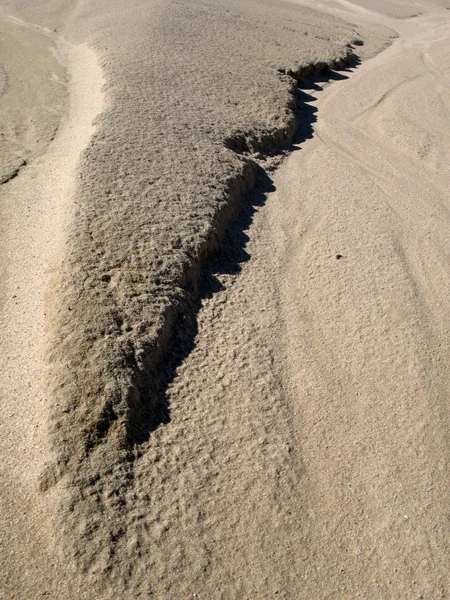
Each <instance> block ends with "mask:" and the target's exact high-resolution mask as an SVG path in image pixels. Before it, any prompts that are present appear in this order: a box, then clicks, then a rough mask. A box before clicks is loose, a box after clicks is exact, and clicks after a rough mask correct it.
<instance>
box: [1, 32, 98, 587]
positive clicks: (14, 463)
mask: <svg viewBox="0 0 450 600" xmlns="http://www.w3.org/2000/svg"><path fill="white" fill-rule="evenodd" d="M16 26H17V27H24V28H25V27H26V25H25V24H23V25H22V24H18V25H16ZM27 30H28V28H27ZM58 54H59V56H60V58H61V60H63V61H64V64H65V65H66V67H67V69H68V72H69V74H70V77H71V82H70V86H69V92H70V107H69V110H68V115H67V117H66V118H65V119H64V120H63V122H62V124H61V126H60V127H59V130H58V133H57V135H56V137H55V139H54V140H53V142H52V143H51V145H50V146H49V148H48V151H47V153H46V154H45V155H44V156H41V157H40V158H38V159H36V160H34V161H33V163H32V164H31V165H29V166H27V167H26V168H25V169H23V170H22V171H21V173H20V177H16V178H15V179H13V180H12V181H10V182H8V183H7V184H4V185H3V186H1V187H0V222H1V237H0V266H1V281H2V288H1V291H0V294H1V296H0V300H1V321H0V326H1V354H0V388H1V419H0V439H1V466H0V480H1V520H0V537H1V555H0V569H1V573H2V581H1V586H0V590H1V593H0V595H1V594H2V593H4V594H5V596H2V595H1V597H10V596H6V594H7V593H8V594H11V597H14V598H18V597H20V598H34V597H40V595H41V593H42V592H44V591H46V590H48V589H52V590H54V592H55V593H56V592H57V593H58V594H59V593H60V592H61V590H62V589H64V587H65V585H66V582H65V581H64V579H65V578H64V575H63V573H64V571H61V570H60V571H59V579H57V580H56V581H55V580H54V579H53V578H54V576H55V572H54V570H53V569H52V568H50V569H49V568H48V567H50V566H51V567H54V568H55V569H56V568H57V561H58V558H57V552H55V548H54V547H53V545H54V544H56V548H57V546H58V545H59V543H60V541H59V540H58V532H57V531H55V530H53V529H51V528H49V527H48V523H49V522H50V521H49V518H50V515H51V514H52V512H53V510H52V506H51V498H49V497H48V496H47V497H44V496H42V495H40V494H39V493H37V492H38V489H39V477H40V475H41V474H42V470H43V468H44V464H45V462H46V461H48V460H49V456H51V453H50V447H49V438H48V421H49V414H50V408H51V401H49V398H48V396H47V395H46V393H45V392H46V383H45V382H46V381H47V379H48V365H47V364H46V360H45V349H46V347H47V339H48V335H49V328H48V315H49V313H50V312H51V310H52V305H53V304H54V301H55V299H54V295H53V294H54V293H53V289H54V281H55V280H56V279H57V273H59V272H60V271H61V261H62V260H63V258H64V255H65V249H64V244H65V239H66V235H67V223H68V222H70V216H71V213H72V211H73V208H72V204H71V198H72V196H73V193H74V186H75V175H76V165H77V162H78V160H79V157H80V154H81V152H82V151H83V149H84V148H85V147H86V146H87V144H88V142H89V140H90V137H91V135H92V133H93V130H94V128H93V126H92V121H93V119H94V118H95V117H96V116H97V115H98V114H99V112H100V111H101V110H102V107H103V97H102V94H101V85H102V75H101V71H100V67H99V66H98V63H97V61H96V58H95V55H94V53H93V52H92V51H91V50H89V49H88V48H86V47H81V46H80V47H76V46H72V45H70V44H67V43H63V41H60V42H59V47H58ZM58 69H59V70H62V67H61V66H58ZM24 76H26V74H25V75H24ZM47 91H48V90H47ZM18 101H19V102H20V101H21V97H20V98H19V99H18ZM30 102H31V99H30ZM52 282H53V285H52ZM35 594H36V595H35ZM56 597H60V596H58V595H57V596H56ZM64 597H65V596H64ZM69 597H70V596H69Z"/></svg>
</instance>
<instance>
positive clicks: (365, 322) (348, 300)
mask: <svg viewBox="0 0 450 600" xmlns="http://www.w3.org/2000/svg"><path fill="white" fill-rule="evenodd" d="M345 5H346V6H347V7H348V6H351V4H350V3H348V2H345ZM323 6H324V8H325V7H326V6H327V3H324V5H323ZM329 7H330V8H329V10H330V11H331V12H333V13H334V12H335V11H336V6H335V4H334V3H330V4H329ZM372 10H373V11H376V10H377V4H376V3H375V2H374V3H373V5H372ZM356 14H357V18H361V12H360V11H357V13H356ZM367 14H369V13H367ZM339 15H340V16H344V14H343V13H342V11H341V10H339ZM347 18H348V19H349V20H351V19H352V18H353V15H352V13H351V12H347ZM367 18H368V16H367ZM374 22H375V23H376V24H377V25H379V24H382V25H384V26H387V27H389V28H391V29H394V30H396V31H398V33H399V36H400V37H399V39H398V41H396V42H394V44H393V45H392V46H391V47H390V48H389V49H388V50H386V51H384V52H383V53H382V54H380V55H378V56H377V57H376V58H374V59H372V60H370V61H367V62H365V63H363V64H362V66H361V67H360V68H358V70H357V71H356V72H355V73H354V74H353V75H352V76H351V77H350V78H349V79H348V80H347V81H344V80H342V81H336V82H334V83H333V85H332V86H330V87H329V88H327V89H325V90H323V91H322V92H321V93H320V94H319V95H317V98H315V92H314V90H313V89H312V90H311V94H312V97H311V98H310V100H311V105H312V106H314V107H315V108H316V109H317V116H318V119H317V123H316V124H315V126H314V130H315V133H314V138H313V139H312V140H310V141H308V142H307V143H306V144H305V145H304V148H303V150H302V151H301V152H297V153H293V154H292V155H291V156H290V157H289V159H288V160H287V161H286V162H285V163H284V164H283V165H282V167H281V168H280V170H279V171H278V172H277V173H276V174H275V176H274V178H273V185H274V187H275V188H276V191H275V192H274V193H273V194H269V196H268V198H267V205H266V207H265V208H264V210H262V211H260V213H259V214H258V215H257V216H256V217H255V219H254V223H253V225H252V227H251V228H250V230H249V237H250V241H249V242H248V244H247V246H246V251H247V252H248V254H249V255H250V256H251V258H250V260H249V261H248V263H247V264H245V265H244V266H243V269H242V273H241V275H240V276H239V277H238V278H233V277H230V275H229V273H227V271H226V270H224V269H222V270H219V279H220V282H221V284H222V286H223V290H222V291H221V293H219V294H216V296H215V297H213V298H211V299H207V300H205V303H204V308H203V310H202V312H201V313H200V315H199V334H198V336H197V338H196V347H195V349H194V351H193V352H192V353H191V355H190V356H189V358H188V359H187V360H186V361H185V363H184V365H183V366H182V368H180V370H179V375H178V378H177V379H175V381H174V382H173V385H172V387H171V391H170V401H171V406H172V410H173V412H174V413H175V414H176V413H177V411H179V413H180V417H179V421H178V423H177V425H175V424H173V429H172V431H168V430H165V431H161V432H159V440H158V443H156V442H155V445H154V452H155V454H156V452H157V451H159V452H161V453H163V450H162V449H163V448H164V447H169V446H173V445H176V444H177V441H178V443H180V444H181V440H182V439H183V450H184V452H185V453H186V454H187V455H188V456H190V457H191V458H192V456H195V457H196V462H197V464H198V465H202V467H203V469H202V472H201V473H200V474H199V475H197V476H196V478H195V481H196V483H195V484H194V485H193V486H192V487H193V488H194V489H195V491H192V492H188V494H189V499H188V500H185V501H186V504H189V503H190V502H191V503H194V501H195V502H196V503H197V505H198V506H201V507H202V519H201V522H202V526H203V527H204V532H203V534H204V536H205V537H206V536H210V537H211V538H213V539H214V540H215V543H214V544H211V545H210V546H209V548H210V549H211V548H213V549H214V550H211V552H212V553H213V555H214V559H213V561H212V562H213V566H212V571H214V570H215V572H216V574H217V573H222V574H223V571H224V569H223V567H222V565H223V562H224V561H225V560H226V558H225V557H228V554H227V553H226V552H224V553H223V554H221V551H222V550H223V548H227V549H229V548H230V546H231V547H233V548H234V550H235V552H236V561H229V562H228V564H227V567H228V575H229V574H230V573H232V576H231V577H230V576H229V581H233V582H238V581H239V573H240V568H241V565H242V564H246V572H247V573H258V576H261V573H266V574H268V573H270V577H271V584H272V580H274V579H276V578H277V577H278V578H279V581H278V583H277V584H275V585H276V586H277V591H276V593H277V594H278V593H282V594H283V593H284V594H285V597H288V598H314V599H316V598H359V597H361V598H379V597H381V598H448V597H449V589H450V585H449V574H448V566H447V562H448V553H449V549H450V548H449V546H450V539H449V533H448V520H449V507H448V496H449V491H450V489H449V487H450V483H449V482H450V478H449V475H450V473H449V465H448V460H447V457H448V453H449V450H450V440H449V434H448V432H449V425H450V423H449V417H448V405H449V400H450V398H449V391H448V390H449V387H450V386H449V383H450V382H449V375H448V369H447V365H448V362H449V359H450V345H449V339H450V338H449V334H450V322H449V314H450V294H449V288H448V273H449V272H450V257H449V253H448V241H449V239H450V216H449V215H450V204H449V200H448V189H449V184H450V169H449V164H450V150H449V146H448V139H449V135H450V130H449V127H450V125H449V123H450V119H449V116H450V113H449V109H450V106H449V101H448V98H449V92H450V80H449V78H448V53H449V51H450V35H449V31H450V28H449V25H450V16H449V13H448V12H446V11H444V10H439V9H437V8H434V7H430V6H428V7H425V6H424V14H423V16H421V17H420V18H417V19H414V20H411V21H397V20H394V19H390V18H387V17H385V16H383V15H380V14H378V15H375V16H374ZM367 24H368V23H367ZM225 266H226V265H225ZM188 398H196V402H195V405H194V406H193V407H192V410H191V412H190V414H189V416H186V415H185V414H183V408H184V407H185V406H186V403H187V399H188ZM174 420H175V419H174ZM193 430H194V431H193ZM195 431H196V432H197V434H196V433H195ZM200 432H207V437H208V441H207V442H205V443H204V446H203V447H200V444H199V443H198V438H199V437H200V435H201V434H200ZM205 435H206V434H205ZM185 437H187V438H188V440H189V441H187V442H186V441H185ZM208 456H211V457H214V459H213V462H214V467H215V468H213V467H208V463H207V457H208ZM202 458H203V460H204V462H203V463H202ZM168 464H170V463H169V461H167V462H166V464H165V465H164V466H161V475H160V477H159V478H158V477H156V478H155V479H156V480H157V481H158V483H160V484H161V485H162V486H164V485H166V482H165V481H164V475H163V474H164V472H165V468H166V469H167V468H168ZM170 466H171V467H172V473H171V477H170V478H169V481H168V482H167V485H168V486H171V487H175V486H176V485H177V484H178V485H180V486H182V485H183V484H184V483H185V482H184V477H183V473H182V470H181V469H177V465H176V464H174V462H173V463H172V464H171V465H170ZM139 468H140V470H141V475H140V478H142V480H144V474H146V475H148V474H149V473H150V472H151V470H150V460H147V459H145V458H143V459H142V460H141V461H140V467H139ZM191 484H192V482H191ZM213 490H215V491H216V495H215V496H214V499H213V500H211V497H212V496H213ZM225 490H226V491H225ZM141 493H142V494H144V487H143V486H142V490H141ZM235 506H240V509H241V512H240V514H239V516H238V517H236V511H235ZM218 513H219V514H220V515H221V520H222V524H223V528H224V530H225V528H226V523H229V522H231V521H233V519H235V521H234V522H235V523H236V522H237V523H238V524H237V525H235V526H234V527H231V528H230V529H229V531H228V532H227V531H224V530H223V531H220V528H219V527H218V526H217V522H215V521H214V517H215V515H216V514H218ZM190 533H191V534H192V532H190ZM264 554H266V555H269V554H270V555H271V559H272V562H271V565H270V566H269V565H268V564H267V562H266V561H265V558H264ZM238 557H239V558H238ZM287 565H288V566H287ZM258 576H257V577H256V579H257V578H258ZM289 576H291V577H292V579H289ZM225 580H226V577H225V576H224V577H223V580H222V581H225ZM241 584H242V587H240V588H238V587H237V583H236V588H235V590H234V591H233V593H234V594H235V595H236V596H238V594H239V592H241V591H242V589H244V590H245V593H247V594H248V597H268V598H272V597H275V595H274V594H275V591H274V590H273V588H271V590H272V591H271V592H269V593H268V594H267V596H265V595H264V594H265V590H262V589H261V588H256V587H255V586H256V585H257V584H256V582H252V583H248V582H247V581H246V582H245V583H242V581H241ZM255 589H256V590H257V591H256V592H255ZM233 593H232V595H233ZM243 597H245V595H244V594H243Z"/></svg>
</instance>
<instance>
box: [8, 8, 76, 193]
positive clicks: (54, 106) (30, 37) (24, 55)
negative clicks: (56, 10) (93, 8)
mask: <svg viewBox="0 0 450 600" xmlns="http://www.w3.org/2000/svg"><path fill="white" fill-rule="evenodd" d="M0 17H1V13H0ZM55 38H56V36H55V35H54V32H53V31H51V30H50V29H46V28H43V27H35V28H33V27H24V26H23V24H21V23H20V21H19V22H17V21H16V20H15V19H14V18H11V17H10V18H8V17H4V18H0V140H1V154H0V184H2V183H4V182H6V181H8V180H9V179H11V178H12V177H14V176H15V175H17V173H18V170H19V169H20V168H21V167H22V166H23V165H25V164H26V163H27V162H29V161H30V160H32V159H33V158H34V157H35V156H37V155H39V154H42V153H43V152H44V151H45V149H46V148H47V146H48V144H49V142H50V141H51V140H52V139H53V138H54V136H55V133H56V130H57V127H58V124H59V121H60V119H61V116H62V113H63V110H64V106H65V101H66V85H65V84H66V82H65V70H64V69H63V67H62V65H61V64H60V62H59V61H58V60H57V59H56V57H55V45H54V39H55Z"/></svg>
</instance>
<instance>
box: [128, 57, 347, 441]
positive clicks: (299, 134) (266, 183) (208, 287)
mask: <svg viewBox="0 0 450 600" xmlns="http://www.w3.org/2000/svg"><path fill="white" fill-rule="evenodd" d="M346 72H351V69H350V68H349V69H344V70H343V71H339V72H337V71H328V72H326V73H323V74H320V75H319V76H318V77H315V78H314V79H310V80H307V81H301V82H299V84H298V87H297V89H296V91H295V94H296V100H297V102H296V104H297V110H296V116H297V120H298V123H299V125H298V128H297V131H296V132H295V135H294V137H293V139H292V142H291V145H290V146H289V147H288V148H283V149H282V150H281V151H280V154H287V153H290V152H293V151H297V150H300V149H301V148H299V145H300V144H302V143H304V142H305V141H306V140H308V139H310V138H312V137H313V135H314V123H315V122H316V121H317V116H316V113H317V108H316V107H314V106H312V105H311V104H310V103H312V102H314V101H315V100H316V99H317V98H316V97H315V96H314V95H312V94H313V93H316V92H320V91H321V90H322V89H323V85H324V84H327V83H329V82H331V81H339V80H343V79H347V78H348V75H347V74H346ZM256 170H257V177H256V185H255V186H254V188H253V190H252V191H251V193H249V194H248V195H247V196H245V197H244V198H242V202H241V205H240V210H239V214H238V216H237V218H236V219H235V220H234V221H233V222H232V223H231V224H230V225H229V226H228V228H227V230H226V233H225V236H224V238H223V240H222V242H221V244H220V250H219V251H218V252H216V253H215V254H213V255H212V256H210V258H209V259H208V260H207V262H206V264H204V266H203V269H202V272H201V277H200V283H199V286H198V290H197V292H196V293H195V294H193V296H194V297H191V299H190V301H189V303H188V305H187V307H186V309H185V310H184V311H183V313H182V314H181V315H180V316H179V318H178V320H177V323H176V326H175V329H174V332H173V336H172V342H171V346H170V349H169V352H168V354H167V355H166V357H165V360H164V361H163V362H162V364H160V365H159V367H158V372H157V376H156V377H154V376H153V377H151V381H148V388H147V390H146V391H147V394H145V395H146V396H147V397H148V399H149V402H148V403H147V402H144V405H145V404H147V405H148V407H150V406H151V407H152V409H151V410H150V409H149V408H148V410H146V409H144V410H142V411H139V414H136V415H134V417H135V418H134V419H133V421H134V422H132V423H130V429H129V437H130V438H131V439H129V442H130V443H131V444H132V445H135V444H138V445H139V444H142V443H145V442H146V441H147V440H148V439H149V437H150V434H151V433H152V432H153V431H154V430H155V429H156V428H157V427H159V426H160V425H161V424H164V423H169V422H170V401H169V394H168V388H169V386H170V384H171V383H172V382H173V380H174V379H175V377H176V374H177V368H178V367H179V366H180V365H181V364H182V363H183V362H184V361H185V360H186V358H187V357H188V356H189V354H190V353H191V352H192V350H193V349H194V348H195V346H196V338H197V334H198V314H199V312H200V310H201V307H202V302H203V300H205V299H207V298H212V297H213V296H214V295H215V294H217V293H220V292H221V291H222V290H223V286H222V284H221V282H220V279H219V276H221V275H226V274H228V275H238V274H239V273H240V272H241V270H242V265H243V264H244V263H246V262H247V261H249V260H250V258H251V257H250V255H249V254H248V252H247V250H246V247H247V243H248V241H249V235H248V231H249V229H250V226H251V224H252V222H253V218H254V215H255V212H256V211H257V210H258V209H260V208H261V207H263V206H264V204H265V203H266V201H267V195H268V194H269V193H271V192H273V191H275V186H274V184H273V181H272V179H271V177H270V175H269V173H268V172H267V171H266V170H265V169H264V168H263V167H262V166H259V165H257V166H256ZM155 407H156V408H155ZM144 412H145V414H144Z"/></svg>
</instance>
